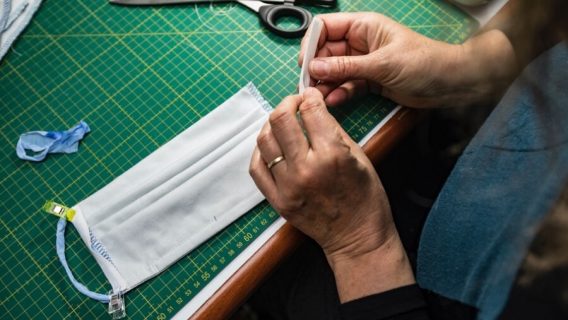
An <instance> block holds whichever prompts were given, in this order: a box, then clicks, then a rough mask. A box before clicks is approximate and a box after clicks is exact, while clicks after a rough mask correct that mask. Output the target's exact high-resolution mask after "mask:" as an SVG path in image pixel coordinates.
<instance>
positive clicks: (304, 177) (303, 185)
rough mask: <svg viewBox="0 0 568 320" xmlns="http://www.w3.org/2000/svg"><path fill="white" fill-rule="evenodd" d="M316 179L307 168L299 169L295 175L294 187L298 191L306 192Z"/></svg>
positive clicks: (312, 171) (312, 172)
mask: <svg viewBox="0 0 568 320" xmlns="http://www.w3.org/2000/svg"><path fill="white" fill-rule="evenodd" d="M316 179H317V177H316V174H315V172H314V170H310V169H307V168H304V169H300V170H298V172H297V173H296V181H295V183H296V185H297V189H298V190H302V191H303V190H306V189H309V188H310V187H311V185H312V184H313V183H314V181H316Z"/></svg>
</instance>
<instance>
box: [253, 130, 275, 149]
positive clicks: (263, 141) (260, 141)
mask: <svg viewBox="0 0 568 320" xmlns="http://www.w3.org/2000/svg"><path fill="white" fill-rule="evenodd" d="M271 139H272V134H271V133H270V132H268V131H263V132H261V133H259V135H258V137H256V144H257V145H258V146H265V145H267V144H268V143H269V142H270V140H271Z"/></svg>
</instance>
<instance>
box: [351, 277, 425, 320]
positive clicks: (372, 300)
mask: <svg viewBox="0 0 568 320" xmlns="http://www.w3.org/2000/svg"><path fill="white" fill-rule="evenodd" d="M340 312H341V317H342V319H344V320H386V319H390V320H429V319H430V317H429V315H428V309H427V305H426V301H425V300H424V296H423V295H422V291H421V290H420V287H418V285H416V284H413V285H410V286H406V287H400V288H396V289H393V290H390V291H387V292H382V293H379V294H375V295H372V296H368V297H364V298H361V299H358V300H354V301H350V302H347V303H344V304H342V305H341V306H340Z"/></svg>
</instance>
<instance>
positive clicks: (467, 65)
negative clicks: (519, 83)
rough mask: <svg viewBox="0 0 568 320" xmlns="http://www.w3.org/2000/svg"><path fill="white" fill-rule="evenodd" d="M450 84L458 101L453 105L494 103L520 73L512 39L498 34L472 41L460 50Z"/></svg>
mask: <svg viewBox="0 0 568 320" xmlns="http://www.w3.org/2000/svg"><path fill="white" fill-rule="evenodd" d="M452 63H453V64H454V65H453V72H450V73H448V76H449V81H451V83H453V84H454V87H455V88H457V90H456V91H455V92H456V93H457V94H458V95H459V97H453V99H452V100H453V101H451V102H449V103H453V104H454V105H455V104H456V103H457V104H458V105H459V104H463V105H480V104H487V103H494V102H496V101H498V99H500V97H501V95H502V94H503V92H504V91H505V89H506V88H507V87H508V86H509V85H510V83H511V82H512V80H513V79H514V77H515V76H516V75H517V74H518V72H519V67H518V64H517V59H516V56H515V52H514V49H513V47H512V45H511V43H510V41H509V39H508V38H507V37H506V36H505V34H503V33H502V32H500V31H498V30H492V31H488V32H486V33H483V34H480V35H478V36H476V37H473V38H471V39H469V40H468V41H466V42H465V43H463V44H461V45H459V46H458V48H457V54H456V59H454V60H453V61H452Z"/></svg>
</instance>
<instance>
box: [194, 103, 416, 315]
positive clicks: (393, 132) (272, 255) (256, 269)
mask: <svg viewBox="0 0 568 320" xmlns="http://www.w3.org/2000/svg"><path fill="white" fill-rule="evenodd" d="M423 114H424V112H423V111H419V110H415V109H409V108H404V107H403V108H400V109H399V110H398V111H397V112H396V113H395V114H394V115H393V116H392V117H391V119H389V120H388V121H387V122H386V123H385V125H384V126H383V127H382V128H381V129H380V130H379V131H378V132H377V133H376V134H375V135H374V136H373V137H372V138H371V139H370V140H369V141H368V142H367V143H366V144H365V145H364V146H363V150H364V151H365V154H367V156H368V157H369V158H370V159H371V161H372V162H373V164H374V165H377V164H378V163H379V162H380V161H381V160H382V159H383V158H384V157H385V156H386V155H387V154H388V153H389V152H390V151H391V150H392V149H393V148H394V146H396V144H397V143H398V142H400V141H401V140H402V139H403V138H404V137H405V136H406V135H407V134H408V133H409V132H410V130H411V129H412V128H413V127H414V125H415V124H416V123H417V122H418V121H419V120H420V119H421V118H422V115H423ZM304 237H305V236H304V235H303V234H302V233H301V232H300V231H298V230H297V229H295V228H294V227H292V226H291V225H290V224H288V223H286V224H284V226H282V228H280V230H278V231H277V232H276V233H275V234H274V235H273V236H272V237H271V238H270V239H269V240H268V241H267V242H266V243H265V244H264V245H263V246H262V247H261V248H260V249H259V250H258V251H257V252H256V253H255V254H254V255H253V256H252V257H251V258H250V259H249V260H248V261H247V262H246V263H245V264H244V265H243V266H242V267H241V268H240V269H239V270H238V271H237V272H236V273H235V274H233V275H232V276H231V278H229V280H227V282H225V283H224V284H223V286H222V287H221V288H219V290H217V292H215V294H214V295H213V296H211V298H209V300H207V302H206V303H205V304H203V306H201V307H200V308H199V309H198V310H197V312H196V313H195V314H193V316H192V317H191V318H190V319H191V320H205V319H207V320H211V319H227V318H229V317H230V316H231V315H232V314H233V313H234V312H235V311H236V310H237V308H238V307H239V306H240V305H242V304H243V303H244V302H245V301H246V299H248V297H249V296H250V295H251V294H252V293H253V292H254V290H255V289H256V288H258V287H259V286H260V285H261V283H262V282H263V281H264V280H265V279H266V278H268V276H269V275H270V274H271V272H272V271H273V270H275V269H276V268H277V267H278V265H279V264H280V262H281V261H283V260H284V259H285V258H287V257H288V256H289V255H290V254H291V253H292V252H294V250H295V249H296V248H297V247H298V246H299V245H300V244H301V243H302V241H303V239H304Z"/></svg>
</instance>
